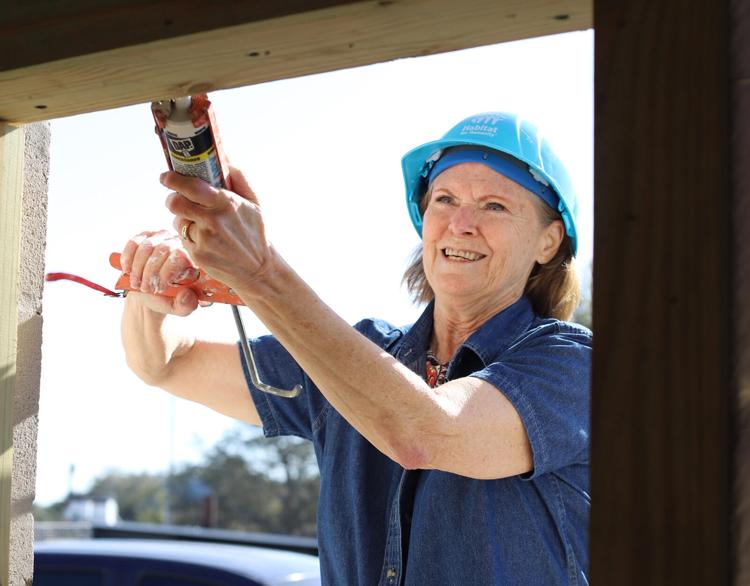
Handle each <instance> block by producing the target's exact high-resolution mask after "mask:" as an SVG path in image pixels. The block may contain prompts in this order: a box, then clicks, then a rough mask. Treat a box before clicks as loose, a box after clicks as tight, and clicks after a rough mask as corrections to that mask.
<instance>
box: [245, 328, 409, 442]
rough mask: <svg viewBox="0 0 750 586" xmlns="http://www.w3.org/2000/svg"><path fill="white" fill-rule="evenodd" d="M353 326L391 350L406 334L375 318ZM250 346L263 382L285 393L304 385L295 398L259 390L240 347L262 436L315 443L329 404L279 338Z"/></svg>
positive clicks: (258, 340)
mask: <svg viewBox="0 0 750 586" xmlns="http://www.w3.org/2000/svg"><path fill="white" fill-rule="evenodd" d="M353 327H354V329H355V330H357V331H358V332H359V333H360V334H362V335H364V336H365V337H367V338H368V339H370V340H371V341H373V342H375V343H376V344H378V345H379V346H380V347H381V348H388V347H390V346H391V345H392V344H393V343H394V342H395V341H396V340H398V338H399V337H400V336H401V335H402V333H403V332H402V330H401V329H399V328H394V327H393V326H392V325H390V324H388V323H387V322H384V321H381V320H373V319H365V320H362V321H360V322H359V323H357V324H356V325H355V326H353ZM248 343H249V345H250V349H251V351H252V353H253V358H254V360H255V366H256V369H257V371H258V376H259V378H260V380H261V382H263V383H265V384H267V385H271V386H274V387H277V388H280V389H285V390H286V389H292V388H294V386H295V385H298V384H299V385H302V391H301V392H300V394H299V395H297V396H296V397H293V398H286V397H279V396H277V395H272V394H269V393H266V392H263V391H261V390H259V389H258V388H256V387H255V385H253V382H252V380H251V378H250V371H249V370H248V366H247V363H246V362H245V357H244V356H243V354H242V346H241V345H240V344H238V351H239V353H240V361H241V362H242V371H243V373H244V375H245V381H246V382H247V386H248V388H249V389H250V394H251V396H252V399H253V402H254V403H255V408H256V410H257V411H258V415H259V416H260V420H261V424H262V426H263V434H264V435H265V436H266V437H275V436H279V435H296V436H298V437H302V438H305V439H309V440H312V439H313V434H314V433H315V432H316V431H318V430H319V429H320V427H321V426H322V425H324V423H325V418H326V415H327V413H328V411H329V409H331V405H330V403H328V401H327V400H326V398H325V397H324V396H323V395H322V393H321V392H320V390H319V389H318V387H316V386H315V384H314V383H313V382H312V380H310V377H308V376H307V374H305V372H304V371H303V370H302V368H301V367H300V365H299V364H297V361H296V360H294V358H292V356H291V354H289V352H287V350H286V348H284V347H283V346H282V345H281V343H280V342H279V341H278V340H277V339H276V338H274V337H273V336H262V337H260V338H255V339H251V340H248Z"/></svg>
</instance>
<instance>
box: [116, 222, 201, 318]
mask: <svg viewBox="0 0 750 586" xmlns="http://www.w3.org/2000/svg"><path fill="white" fill-rule="evenodd" d="M120 265H121V267H122V272H123V273H124V274H126V275H130V287H131V291H130V292H129V293H128V299H129V300H130V301H131V302H134V303H135V304H136V305H141V306H143V307H145V308H148V309H151V310H152V311H155V312H157V313H164V314H167V313H168V314H173V315H180V316H185V315H189V314H191V313H192V312H193V311H195V309H196V308H197V307H198V297H197V296H196V294H195V293H194V292H193V291H192V290H191V289H190V288H189V287H183V288H181V289H180V291H179V292H178V293H177V295H176V296H175V297H166V296H164V295H160V293H161V292H163V291H164V290H165V289H166V288H167V287H168V286H174V285H179V283H184V282H190V281H192V280H193V279H194V278H195V277H196V275H197V272H198V269H197V267H196V266H195V263H194V262H193V260H192V259H191V258H190V254H189V253H188V252H187V250H185V247H184V246H183V245H182V241H181V239H180V237H179V236H177V234H174V233H173V232H168V231H166V230H159V231H156V232H153V231H147V232H141V233H140V234H137V235H136V236H134V237H133V238H131V239H130V240H128V243H127V244H126V245H125V248H124V249H123V251H122V253H121V255H120ZM128 305H131V303H128Z"/></svg>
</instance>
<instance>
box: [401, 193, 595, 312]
mask: <svg viewBox="0 0 750 586" xmlns="http://www.w3.org/2000/svg"><path fill="white" fill-rule="evenodd" d="M431 192H432V188H430V189H428V190H427V192H426V193H425V194H424V196H423V197H422V199H421V201H420V202H419V211H420V213H421V214H422V215H423V216H424V211H425V209H426V208H427V203H428V201H429V198H430V194H431ZM534 197H535V199H537V200H538V198H536V196H534ZM538 204H539V205H538V208H539V210H540V212H541V213H540V217H541V221H542V222H543V223H544V226H549V225H550V224H551V223H552V222H554V221H556V220H557V221H562V219H561V217H560V215H559V214H558V213H557V212H556V211H554V210H553V209H552V208H550V207H549V206H548V205H546V204H545V203H544V202H542V201H541V200H538ZM401 282H402V283H403V284H404V285H406V290H407V291H408V292H409V295H410V296H411V298H412V300H413V301H414V302H415V303H417V304H422V303H429V302H430V301H432V300H433V299H434V298H435V293H434V291H433V290H432V287H431V286H430V283H429V282H428V281H427V275H426V274H425V272H424V266H423V264H422V245H421V244H420V245H419V246H417V248H416V249H415V250H414V253H413V254H412V258H411V260H410V261H409V266H408V267H407V268H406V271H405V272H404V276H403V278H402V279H401ZM524 293H525V294H526V295H527V296H528V298H529V299H530V300H531V305H532V306H533V308H534V311H535V312H536V314H537V315H539V316H541V317H553V318H556V319H559V320H563V321H566V320H569V319H570V318H571V317H572V316H573V312H574V311H575V309H576V307H578V303H579V301H580V299H581V285H580V283H579V281H578V273H577V272H576V268H575V259H574V257H573V244H572V242H571V240H570V237H569V236H568V235H567V234H566V235H565V236H564V238H563V241H562V242H561V243H560V246H559V248H558V249H557V254H555V256H554V257H553V258H552V260H550V261H549V262H546V263H545V264H543V265H542V264H539V263H536V264H535V265H534V268H533V269H532V270H531V274H530V275H529V278H528V280H527V281H526V288H525V290H524Z"/></svg>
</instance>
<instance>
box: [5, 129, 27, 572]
mask: <svg viewBox="0 0 750 586" xmlns="http://www.w3.org/2000/svg"><path fill="white" fill-rule="evenodd" d="M23 165H24V129H23V128H13V127H11V126H8V125H7V124H2V123H0V585H5V584H8V576H9V564H10V520H11V519H10V511H11V507H10V504H11V503H10V500H11V477H12V473H13V393H14V390H15V376H16V339H17V338H16V336H17V326H18V309H17V307H18V298H17V296H18V268H19V267H18V259H19V246H18V244H19V236H20V233H21V204H22V195H23Z"/></svg>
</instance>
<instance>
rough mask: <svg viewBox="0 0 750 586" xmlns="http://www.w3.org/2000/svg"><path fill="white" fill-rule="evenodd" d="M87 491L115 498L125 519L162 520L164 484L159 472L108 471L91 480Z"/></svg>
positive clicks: (141, 520) (164, 495)
mask: <svg viewBox="0 0 750 586" xmlns="http://www.w3.org/2000/svg"><path fill="white" fill-rule="evenodd" d="M90 493H91V494H95V495H99V496H111V497H113V498H115V499H116V500H117V504H118V506H119V509H120V518H121V519H123V520H125V521H138V522H141V523H161V522H163V518H164V517H163V512H164V502H165V501H164V499H165V498H166V487H165V478H164V475H162V474H125V473H122V472H116V471H111V472H109V473H107V474H105V475H104V476H101V477H99V478H97V479H96V480H95V481H94V483H93V485H92V487H91V490H90Z"/></svg>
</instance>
